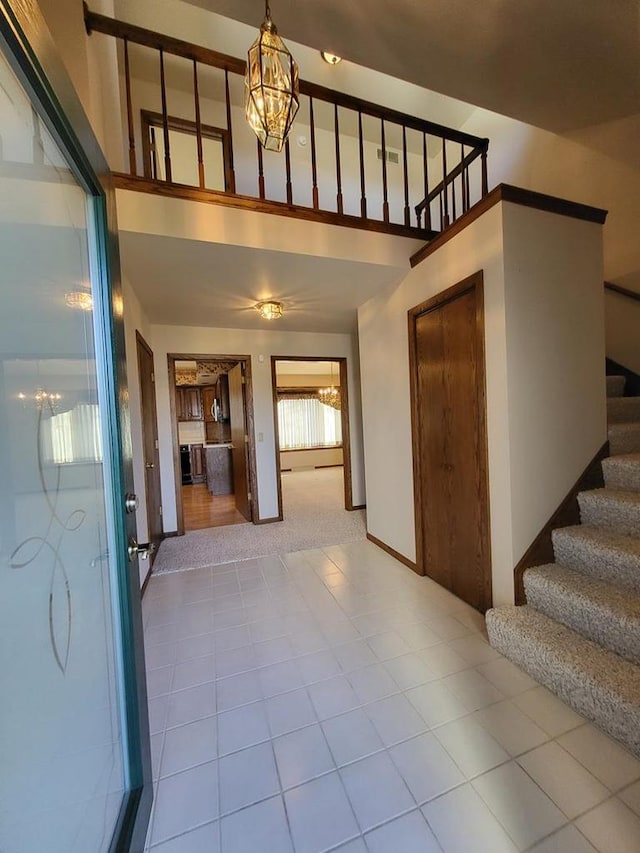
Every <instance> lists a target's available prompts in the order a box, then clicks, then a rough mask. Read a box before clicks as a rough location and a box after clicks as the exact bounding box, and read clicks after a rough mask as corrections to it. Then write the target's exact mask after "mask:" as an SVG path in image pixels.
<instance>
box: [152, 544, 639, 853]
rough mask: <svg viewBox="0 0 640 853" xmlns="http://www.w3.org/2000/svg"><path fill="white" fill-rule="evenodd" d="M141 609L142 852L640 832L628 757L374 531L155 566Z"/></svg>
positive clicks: (465, 845)
mask: <svg viewBox="0 0 640 853" xmlns="http://www.w3.org/2000/svg"><path fill="white" fill-rule="evenodd" d="M143 613H144V620H145V636H146V644H147V651H146V654H147V665H148V686H149V695H150V718H151V731H152V753H153V765H154V779H155V780H159V781H156V786H157V787H156V798H155V803H154V811H153V815H152V823H151V827H150V831H149V841H150V844H151V847H150V849H151V850H152V851H153V853H202V851H207V853H263V851H264V853H294V851H295V853H320V851H328V850H340V851H343V853H366V851H369V853H429V851H438V853H503V851H529V850H530V851H535V853H593V851H599V853H632V851H636V850H638V849H639V848H640V762H639V761H637V760H636V759H635V758H633V757H632V756H631V755H630V754H629V753H627V752H626V751H625V750H623V749H622V748H621V747H619V746H618V745H617V744H616V743H615V742H613V741H611V740H610V739H609V738H608V737H606V736H605V735H603V734H602V733H600V732H599V731H598V730H596V729H595V728H594V727H593V726H591V725H590V724H589V723H586V722H585V721H584V720H583V719H582V718H581V717H579V716H578V715H576V714H575V713H574V712H573V711H571V710H570V709H569V708H568V707H567V706H565V705H564V704H563V703H562V702H560V701H559V700H558V699H556V698H555V697H554V696H553V695H552V694H551V693H549V692H548V691H547V690H546V689H544V688H543V687H540V686H537V685H536V683H535V682H533V681H532V680H531V679H530V678H529V677H528V676H526V675H524V674H523V673H522V672H520V670H518V669H517V668H516V667H514V666H513V665H512V664H511V663H510V662H508V661H507V660H506V659H504V658H502V657H501V656H500V655H499V654H498V653H496V652H495V651H494V650H492V649H491V648H490V647H489V646H488V645H487V644H486V642H485V637H484V633H483V632H484V622H483V619H482V617H481V616H480V615H479V614H478V613H476V612H475V611H473V610H472V609H471V608H469V607H468V606H467V605H465V604H464V603H462V602H460V601H459V600H458V599H456V598H455V597H453V596H452V595H450V594H449V593H447V592H446V591H445V590H443V589H442V588H440V587H438V586H437V585H436V584H435V583H433V582H432V581H430V580H429V579H426V578H419V577H417V576H416V575H415V574H413V573H412V572H411V571H410V570H409V569H407V568H406V567H404V566H403V565H401V564H400V563H398V562H396V561H395V560H394V559H392V558H391V557H389V556H388V555H386V554H385V553H384V552H382V551H380V550H379V549H377V548H376V547H375V546H373V545H372V544H370V543H369V542H366V541H359V542H353V543H349V544H346V545H337V546H331V547H327V548H325V549H323V550H311V551H304V552H297V553H292V554H288V555H285V556H283V557H282V558H280V557H277V556H271V557H264V558H261V559H256V560H248V561H245V562H242V563H232V564H226V565H222V566H218V567H216V568H202V569H198V570H193V571H186V572H178V573H172V574H165V575H160V576H154V577H152V578H151V581H150V584H149V587H148V590H147V593H146V595H145V597H144V600H143ZM587 839H588V840H587Z"/></svg>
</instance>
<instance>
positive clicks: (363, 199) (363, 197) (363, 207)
mask: <svg viewBox="0 0 640 853" xmlns="http://www.w3.org/2000/svg"><path fill="white" fill-rule="evenodd" d="M358 146H359V151H360V216H361V217H362V218H363V219H366V218H367V193H366V186H365V175H364V140H363V137H362V112H361V110H358Z"/></svg>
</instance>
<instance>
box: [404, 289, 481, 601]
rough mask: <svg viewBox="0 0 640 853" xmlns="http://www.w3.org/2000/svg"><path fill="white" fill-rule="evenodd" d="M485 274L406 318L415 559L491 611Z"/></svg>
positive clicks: (426, 570)
mask: <svg viewBox="0 0 640 853" xmlns="http://www.w3.org/2000/svg"><path fill="white" fill-rule="evenodd" d="M483 310H484V309H483V294H482V274H481V273H479V274H477V275H476V276H473V277H472V278H471V279H466V280H465V281H463V282H461V283H460V284H459V285H456V286H455V287H453V288H450V289H449V290H447V291H445V292H444V293H443V294H440V296H438V297H435V299H432V300H429V301H428V302H426V303H424V304H423V305H421V306H418V307H417V308H415V309H413V310H412V311H410V312H409V334H410V347H411V362H412V374H413V376H412V392H413V393H412V396H413V400H412V403H413V430H414V435H413V439H414V443H413V449H414V470H415V493H416V545H417V560H418V564H419V567H420V568H421V569H422V571H423V573H426V574H427V575H429V577H431V578H433V579H434V580H435V581H437V582H438V583H439V584H441V585H442V586H444V587H446V588H447V589H449V590H451V592H453V593H454V594H455V595H457V596H459V597H460V598H462V599H463V600H464V601H466V602H467V603H469V604H471V605H472V606H473V607H475V608H477V609H478V610H481V611H484V610H486V609H487V608H488V607H490V606H491V566H490V553H489V499H488V484H487V473H486V470H487V465H486V459H487V444H486V430H485V417H486V407H485V390H484V389H485V375H484V328H483V327H484V323H483Z"/></svg>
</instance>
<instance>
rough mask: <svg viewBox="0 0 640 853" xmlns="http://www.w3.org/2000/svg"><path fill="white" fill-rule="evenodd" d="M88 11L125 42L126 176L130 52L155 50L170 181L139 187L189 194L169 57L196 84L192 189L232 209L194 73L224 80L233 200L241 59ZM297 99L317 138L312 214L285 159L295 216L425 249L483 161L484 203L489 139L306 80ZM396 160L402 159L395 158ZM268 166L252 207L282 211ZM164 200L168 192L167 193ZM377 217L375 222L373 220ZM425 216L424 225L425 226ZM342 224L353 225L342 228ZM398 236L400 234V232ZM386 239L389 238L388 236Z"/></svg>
mask: <svg viewBox="0 0 640 853" xmlns="http://www.w3.org/2000/svg"><path fill="white" fill-rule="evenodd" d="M83 5H84V20H85V27H86V30H87V33H89V34H91V33H94V32H95V33H101V34H103V35H107V36H111V37H112V38H115V39H119V40H121V41H122V42H123V46H124V77H125V81H124V82H125V87H124V89H125V96H126V97H125V100H126V104H125V107H126V132H127V134H128V158H129V163H128V165H129V174H128V176H126V177H128V178H129V179H130V178H132V177H133V178H136V177H138V176H139V175H140V172H139V165H138V164H137V160H138V154H137V152H136V140H135V134H134V125H135V121H134V114H133V110H134V99H133V97H132V93H131V90H132V82H133V81H132V73H131V62H132V56H131V46H132V45H138V46H142V47H146V48H150V49H152V50H155V51H157V52H158V54H159V68H160V83H161V93H160V94H161V103H162V126H161V127H160V128H159V131H160V134H161V137H160V138H161V140H162V143H163V148H164V172H165V179H164V180H161V178H160V177H159V176H155V175H154V176H151V175H149V174H147V173H145V175H144V178H140V188H141V189H142V188H143V187H142V184H143V183H148V181H149V179H150V178H151V177H153V179H154V180H157V181H158V183H162V184H163V185H164V192H166V193H167V194H168V190H169V186H167V185H170V187H171V188H178V187H181V188H183V189H184V188H185V187H186V186H187V185H185V184H180V183H178V182H176V181H175V179H173V180H172V178H173V176H174V175H175V174H176V164H175V163H172V159H171V151H170V141H171V140H170V134H169V130H170V129H171V128H170V116H169V115H168V111H167V105H166V104H167V82H166V71H167V69H166V57H167V56H168V55H172V56H176V57H180V58H182V59H185V60H188V61H189V62H190V64H191V66H192V69H191V75H192V78H193V98H194V102H195V114H196V121H195V122H194V123H193V125H194V129H193V133H194V135H195V136H196V141H197V157H198V162H197V164H196V163H194V166H195V167H196V171H197V175H198V183H197V184H196V185H195V189H197V190H199V191H201V192H203V193H204V192H207V194H208V198H207V199H204V200H209V201H211V200H213V197H212V196H211V193H212V192H214V193H215V201H216V203H225V204H232V203H233V202H232V201H231V199H229V200H225V199H220V198H219V196H220V192H218V191H216V190H214V189H213V188H207V187H206V185H205V164H204V157H203V142H202V136H203V135H202V123H201V121H202V120H201V109H200V95H201V92H202V88H203V87H202V81H201V80H199V75H198V65H204V66H209V67H211V68H217V69H219V70H221V71H222V72H223V74H224V82H223V101H224V107H225V113H226V123H227V126H226V129H225V130H226V134H227V135H228V145H227V146H226V148H225V158H226V163H225V171H226V176H227V181H226V187H225V193H226V194H227V195H228V196H235V195H236V193H237V192H238V190H237V189H236V185H237V179H236V174H235V169H234V145H233V127H232V109H231V97H230V89H229V75H230V74H236V75H242V76H244V74H245V70H246V63H245V61H244V60H243V59H238V58H236V57H234V56H230V55H228V54H225V53H221V52H220V51H216V50H212V49H210V48H206V47H202V46H200V45H196V44H191V43H189V42H186V41H183V40H181V39H177V38H173V37H171V36H167V35H164V34H162V33H157V32H153V31H152V30H148V29H146V28H144V27H139V26H135V25H133V24H129V23H126V22H124V21H120V20H116V19H113V18H109V17H107V16H105V15H101V14H97V13H95V12H92V11H90V9H89V8H88V6H87V4H86V3H84V4H83ZM199 84H200V85H199ZM300 95H301V96H305V97H306V98H308V99H309V100H308V102H309V122H310V126H309V131H310V137H311V138H310V149H311V151H310V156H311V164H310V168H311V179H312V201H311V203H310V205H309V206H307V207H305V206H303V205H300V204H299V203H298V204H297V205H296V204H294V197H295V196H296V195H297V194H298V193H297V191H296V188H295V187H294V183H293V175H294V170H293V168H292V166H293V164H292V153H293V152H292V150H291V149H290V148H289V146H288V145H287V147H286V149H285V153H284V158H285V160H286V164H285V165H286V204H287V205H289V206H290V207H292V208H293V207H295V209H296V211H297V213H296V214H295V215H298V213H299V212H300V211H301V210H308V211H309V212H315V213H320V212H322V213H326V214H329V215H331V216H333V215H334V214H335V215H337V216H338V217H341V216H345V217H347V216H348V217H349V220H350V221H349V223H348V224H349V225H353V220H354V219H357V220H359V221H360V222H361V226H360V227H363V228H370V227H374V228H375V230H381V229H380V227H379V226H380V224H382V225H388V226H389V228H388V230H389V233H404V234H406V235H407V236H412V237H420V238H423V239H427V240H428V239H430V238H431V237H432V236H434V235H435V234H437V233H438V231H437V230H434V228H435V227H437V225H438V222H434V216H433V215H432V211H431V210H430V209H429V208H430V203H431V201H432V200H434V199H435V198H437V197H439V198H440V202H441V208H442V214H441V216H440V218H439V225H440V230H444V228H446V227H447V226H448V225H449V224H450V220H451V214H453V220H455V218H456V213H458V212H459V213H460V214H462V213H463V212H465V211H466V210H467V209H468V208H469V207H470V204H471V201H470V197H471V189H470V175H469V168H470V166H471V165H472V164H473V163H474V162H475V161H476V160H477V159H478V158H479V157H481V158H482V165H483V172H482V174H481V176H480V181H478V184H477V186H475V185H474V188H475V194H474V202H475V201H477V200H478V199H480V198H482V196H483V195H485V194H486V192H487V179H486V151H487V146H488V140H487V139H483V138H480V137H476V136H473V135H471V134H468V133H464V132H463V131H460V130H456V129H454V128H448V127H445V126H444V125H441V124H438V123H436V122H431V121H428V120H426V119H422V118H418V117H416V116H411V115H408V114H406V113H403V112H400V111H398V110H394V109H390V108H388V107H384V106H381V105H379V104H375V103H372V102H370V101H366V100H363V99H362V98H357V97H354V96H352V95H348V94H345V93H343V92H338V91H336V90H334V89H329V88H327V87H325V86H320V85H318V84H316V83H311V82H309V81H306V80H300ZM318 102H323V103H324V104H328V105H330V106H331V107H332V108H333V109H332V112H333V130H332V131H331V129H329V132H330V133H331V132H332V133H333V137H334V141H333V148H334V156H335V172H334V175H333V181H334V183H333V186H334V187H335V188H336V190H337V192H336V194H335V195H334V196H333V199H334V200H335V202H334V203H335V207H334V208H333V209H332V210H327V209H326V208H323V205H321V203H320V198H321V195H322V192H321V187H319V181H320V177H321V176H320V175H319V164H320V159H319V152H318V151H317V150H316V146H317V144H318V143H319V128H318ZM314 108H315V109H314ZM346 111H349V113H351V114H352V115H350V116H349V118H350V120H351V124H353V120H354V119H355V122H356V124H357V135H356V144H357V146H358V155H359V174H357V175H353V176H352V175H349V176H347V175H346V173H345V162H344V159H343V151H342V145H341V137H340V128H341V127H342V126H343V124H347V122H346V118H347V115H346ZM343 113H345V116H344V118H345V122H343V121H342V118H343ZM365 119H366V120H368V121H369V122H370V124H369V126H368V134H369V135H368V137H367V139H366V140H365V136H364V131H363V121H364V120H365ZM372 120H373V121H372ZM376 123H377V124H376ZM376 126H377V130H376V131H375V135H376V138H374V139H372V137H371V133H372V131H371V128H375V127H376ZM392 130H393V133H394V134H396V135H397V136H396V135H394V136H393V137H392V138H393V139H394V140H395V139H396V138H399V139H400V140H401V142H400V150H399V152H398V155H397V156H398V158H399V159H398V160H397V161H396V160H393V161H390V162H394V163H395V162H397V163H398V165H399V166H400V173H401V175H400V177H399V180H398V182H397V184H398V185H399V187H400V188H398V186H397V185H396V183H395V182H394V181H392V180H391V173H390V171H389V169H388V160H387V157H388V156H389V150H390V149H389V138H390V136H389V134H390V133H391V131H392ZM409 133H411V134H413V133H416V134H419V135H420V136H421V137H422V140H421V141H419V140H416V139H415V137H414V136H412V137H411V140H412V141H413V142H412V146H413V147H411V148H410V145H411V141H410V140H409V139H408V134H409ZM428 140H432V142H431V143H430V145H432V146H433V144H434V143H433V140H435V141H436V143H435V144H438V145H440V146H441V149H440V150H441V158H442V162H443V175H444V177H443V179H442V180H441V181H440V183H439V184H438V185H437V186H436V187H435V188H433V189H431V188H430V187H429V172H430V171H433V170H431V169H430V168H429V164H428V162H427V161H428V146H427V142H428ZM365 141H366V143H367V145H368V146H369V155H370V149H371V145H372V143H373V144H374V145H375V146H377V145H380V148H379V149H378V159H380V160H382V163H381V164H380V166H381V170H380V172H379V173H378V175H375V174H374V171H375V170H374V168H373V166H372V164H371V163H367V164H366V166H365V159H366V158H365V153H366V152H365ZM345 143H346V140H345ZM447 143H449V146H450V147H449V150H447ZM394 145H395V142H394ZM456 146H457V148H456V156H455V160H457V157H458V154H457V152H458V150H459V151H460V152H461V154H460V156H461V158H462V159H461V160H460V162H454V163H453V164H452V163H450V168H449V170H447V165H446V164H447V159H448V158H449V160H451V157H452V152H453V150H454V148H455V147H456ZM419 149H421V150H420V153H419V154H418V160H419V161H421V162H422V164H421V165H420V166H419V167H418V168H419V169H420V174H419V175H418V174H417V173H416V168H415V165H414V167H413V173H412V169H411V163H410V162H409V156H408V151H409V150H411V152H412V155H411V156H412V157H413V156H414V155H415V152H416V150H419ZM465 149H466V150H467V151H469V150H470V153H467V154H465ZM374 154H375V150H374ZM390 156H396V155H395V153H394V154H392V155H390ZM267 160H268V157H265V156H264V155H263V152H262V151H261V150H260V149H258V151H257V158H256V169H257V181H258V187H257V193H256V195H255V198H256V200H257V201H258V200H259V201H260V202H263V203H273V204H274V205H278V206H280V205H281V204H282V203H283V201H282V200H281V199H272V200H270V199H269V198H268V193H267V186H269V185H270V183H269V180H268V176H267V179H265V171H266V166H267ZM271 162H273V161H271ZM368 175H369V176H370V177H369V181H371V179H373V180H374V181H376V182H378V181H380V180H381V181H382V187H381V188H380V187H377V186H376V187H375V189H374V191H373V192H372V191H371V185H370V184H369V188H367V176H368ZM118 177H119V178H124V177H125V176H124V175H121V176H118ZM458 178H460V180H459V182H458V183H459V186H458V190H457V189H456V180H457V179H458ZM358 179H359V180H358ZM325 180H326V177H325ZM356 183H359V190H360V192H359V198H358V199H356V200H355V204H356V208H357V207H359V215H358V216H355V215H354V214H355V210H354V211H353V213H351V212H349V213H347V211H348V206H347V201H348V199H347V196H346V195H345V187H346V186H347V184H349V185H351V184H356ZM129 184H130V185H135V182H131V181H129ZM416 184H417V186H416ZM189 186H191V185H189ZM145 189H147V190H148V188H146V187H145ZM367 189H369V192H367ZM159 191H160V192H162V190H159ZM294 191H295V192H294ZM306 191H307V192H308V188H307V189H306ZM457 191H459V195H458V197H456V192H457ZM240 192H241V193H242V192H244V197H245V198H247V195H246V190H245V189H243V190H240ZM380 192H381V193H382V205H381V207H380V206H379V204H375V205H373V204H372V198H376V197H377V196H379V194H380ZM393 193H396V194H397V195H392V194H393ZM412 194H413V196H414V199H415V196H418V198H420V196H421V195H422V196H423V200H422V201H421V202H419V203H418V204H415V203H414V204H413V205H412V204H411V202H412V201H414V199H412V198H411V196H412ZM183 197H184V195H183ZM350 202H351V206H353V199H350ZM325 203H326V202H325ZM374 206H375V207H376V210H375V211H373V210H372V208H373V207H374ZM412 208H413V211H412ZM274 212H276V213H278V212H281V211H279V210H274ZM412 212H413V214H414V216H415V221H414V222H413V223H412V222H411V219H412V215H411V214H412ZM372 214H374V215H373V216H372ZM289 215H291V214H289ZM423 215H424V224H423V221H422V220H423ZM316 218H317V217H316ZM436 218H437V217H436ZM335 221H336V222H337V224H342V223H339V222H338V220H335ZM372 223H375V226H372ZM432 223H433V226H432ZM344 224H347V223H346V222H345V223H344ZM399 228H400V229H403V230H402V231H400V232H399V231H398V229H399ZM382 230H385V229H384V228H383V229H382Z"/></svg>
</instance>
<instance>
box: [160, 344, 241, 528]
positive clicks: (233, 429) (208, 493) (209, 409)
mask: <svg viewBox="0 0 640 853" xmlns="http://www.w3.org/2000/svg"><path fill="white" fill-rule="evenodd" d="M168 362H169V390H170V405H171V412H172V430H173V450H174V469H175V483H176V508H177V520H178V524H177V527H178V531H177V532H178V535H182V534H183V533H185V532H187V531H190V530H201V529H204V528H208V527H223V526H226V525H230V524H245V523H246V522H250V521H253V522H255V521H256V520H257V518H258V511H257V500H256V495H257V489H256V485H255V484H256V475H255V471H256V462H255V446H254V437H253V428H252V426H251V425H252V424H253V394H252V384H251V359H250V357H249V356H240V355H202V354H196V355H193V354H188V355H185V354H171V355H169V356H168Z"/></svg>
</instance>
